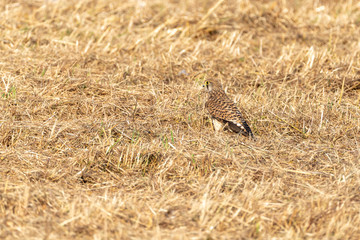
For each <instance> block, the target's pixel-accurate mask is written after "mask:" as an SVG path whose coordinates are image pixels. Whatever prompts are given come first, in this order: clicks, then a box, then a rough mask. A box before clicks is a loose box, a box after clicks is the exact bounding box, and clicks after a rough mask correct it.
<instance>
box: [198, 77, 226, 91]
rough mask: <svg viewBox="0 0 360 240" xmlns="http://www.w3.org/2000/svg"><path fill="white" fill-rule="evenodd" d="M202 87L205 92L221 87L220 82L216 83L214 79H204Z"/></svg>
mask: <svg viewBox="0 0 360 240" xmlns="http://www.w3.org/2000/svg"><path fill="white" fill-rule="evenodd" d="M202 87H203V89H204V90H205V91H206V92H211V91H212V90H214V89H217V88H219V89H221V85H220V83H218V82H217V81H216V80H206V81H205V82H204V84H203V86H202Z"/></svg>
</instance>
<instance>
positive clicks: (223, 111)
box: [203, 81, 254, 138]
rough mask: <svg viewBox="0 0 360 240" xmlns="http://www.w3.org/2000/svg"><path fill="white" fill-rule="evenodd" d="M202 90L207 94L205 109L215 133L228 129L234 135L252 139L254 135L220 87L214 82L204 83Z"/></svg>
mask: <svg viewBox="0 0 360 240" xmlns="http://www.w3.org/2000/svg"><path fill="white" fill-rule="evenodd" d="M203 88H204V89H205V91H206V92H207V93H208V96H209V98H208V100H207V101H206V103H205V107H206V109H207V110H208V112H209V113H210V115H211V118H212V122H213V125H214V128H215V130H216V131H218V130H220V129H221V128H225V127H228V128H230V130H232V131H233V132H236V133H241V134H243V135H245V136H250V137H252V138H254V135H253V133H252V131H251V129H250V127H249V125H248V124H247V122H246V121H245V119H244V118H243V116H242V114H241V113H240V111H239V109H238V108H237V107H236V105H235V103H234V102H233V101H231V100H230V98H229V97H228V96H227V95H226V93H225V92H224V90H222V88H221V85H220V84H219V83H218V82H216V81H206V82H205V84H204V85H203Z"/></svg>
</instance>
